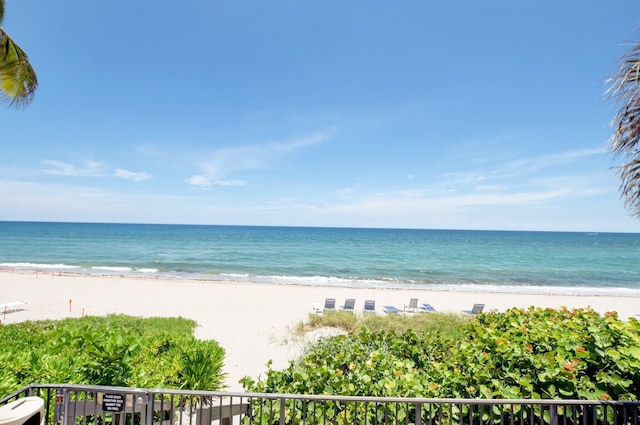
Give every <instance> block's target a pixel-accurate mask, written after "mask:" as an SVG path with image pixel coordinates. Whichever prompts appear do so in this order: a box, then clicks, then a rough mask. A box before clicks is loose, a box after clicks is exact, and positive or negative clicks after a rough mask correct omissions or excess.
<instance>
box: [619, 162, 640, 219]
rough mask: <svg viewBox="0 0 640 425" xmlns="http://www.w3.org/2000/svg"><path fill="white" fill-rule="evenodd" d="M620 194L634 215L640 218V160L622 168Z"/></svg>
mask: <svg viewBox="0 0 640 425" xmlns="http://www.w3.org/2000/svg"><path fill="white" fill-rule="evenodd" d="M619 174H620V179H621V183H620V192H621V193H622V194H623V196H624V203H625V205H626V206H627V208H629V209H630V210H631V211H632V214H633V215H634V216H636V217H639V218H640V158H636V159H634V160H632V161H630V162H628V163H626V164H624V165H622V166H620V171H619Z"/></svg>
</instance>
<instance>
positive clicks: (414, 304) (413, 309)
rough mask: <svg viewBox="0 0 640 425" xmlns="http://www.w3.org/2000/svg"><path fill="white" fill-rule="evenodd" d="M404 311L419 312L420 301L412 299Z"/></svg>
mask: <svg viewBox="0 0 640 425" xmlns="http://www.w3.org/2000/svg"><path fill="white" fill-rule="evenodd" d="M404 311H410V312H412V313H415V312H416V311H418V299H417V298H411V299H410V300H409V305H406V304H405V305H404Z"/></svg>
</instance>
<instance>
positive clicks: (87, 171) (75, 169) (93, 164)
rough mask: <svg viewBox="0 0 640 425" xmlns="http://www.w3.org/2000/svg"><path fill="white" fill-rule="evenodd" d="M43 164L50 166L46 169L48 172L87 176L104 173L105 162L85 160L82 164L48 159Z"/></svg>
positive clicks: (60, 174) (59, 174)
mask: <svg viewBox="0 0 640 425" xmlns="http://www.w3.org/2000/svg"><path fill="white" fill-rule="evenodd" d="M41 162H42V164H44V165H47V166H49V167H50V168H47V169H45V170H44V172H45V173H46V174H53V175H58V176H72V177H86V176H100V175H103V173H104V168H105V167H104V164H103V163H102V162H98V161H91V160H84V161H82V164H81V166H76V165H73V164H69V163H68V162H63V161H56V160H52V159H46V160H44V161H41Z"/></svg>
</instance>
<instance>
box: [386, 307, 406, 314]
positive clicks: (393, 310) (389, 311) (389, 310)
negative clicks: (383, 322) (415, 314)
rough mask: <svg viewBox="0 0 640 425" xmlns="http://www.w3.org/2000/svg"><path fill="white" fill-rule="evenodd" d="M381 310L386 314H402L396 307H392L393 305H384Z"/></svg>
mask: <svg viewBox="0 0 640 425" xmlns="http://www.w3.org/2000/svg"><path fill="white" fill-rule="evenodd" d="M383 310H384V312H385V313H387V314H400V313H402V310H400V309H399V308H398V307H396V306H393V305H385V306H384V307H383Z"/></svg>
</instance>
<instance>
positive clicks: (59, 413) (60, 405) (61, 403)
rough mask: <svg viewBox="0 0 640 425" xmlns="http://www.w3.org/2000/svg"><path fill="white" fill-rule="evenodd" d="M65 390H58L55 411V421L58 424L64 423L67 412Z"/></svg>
mask: <svg viewBox="0 0 640 425" xmlns="http://www.w3.org/2000/svg"><path fill="white" fill-rule="evenodd" d="M66 398H67V397H65V391H64V390H63V389H62V388H58V389H57V390H56V404H55V409H54V411H53V421H54V423H55V424H56V425H63V424H64V412H65V401H66Z"/></svg>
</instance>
